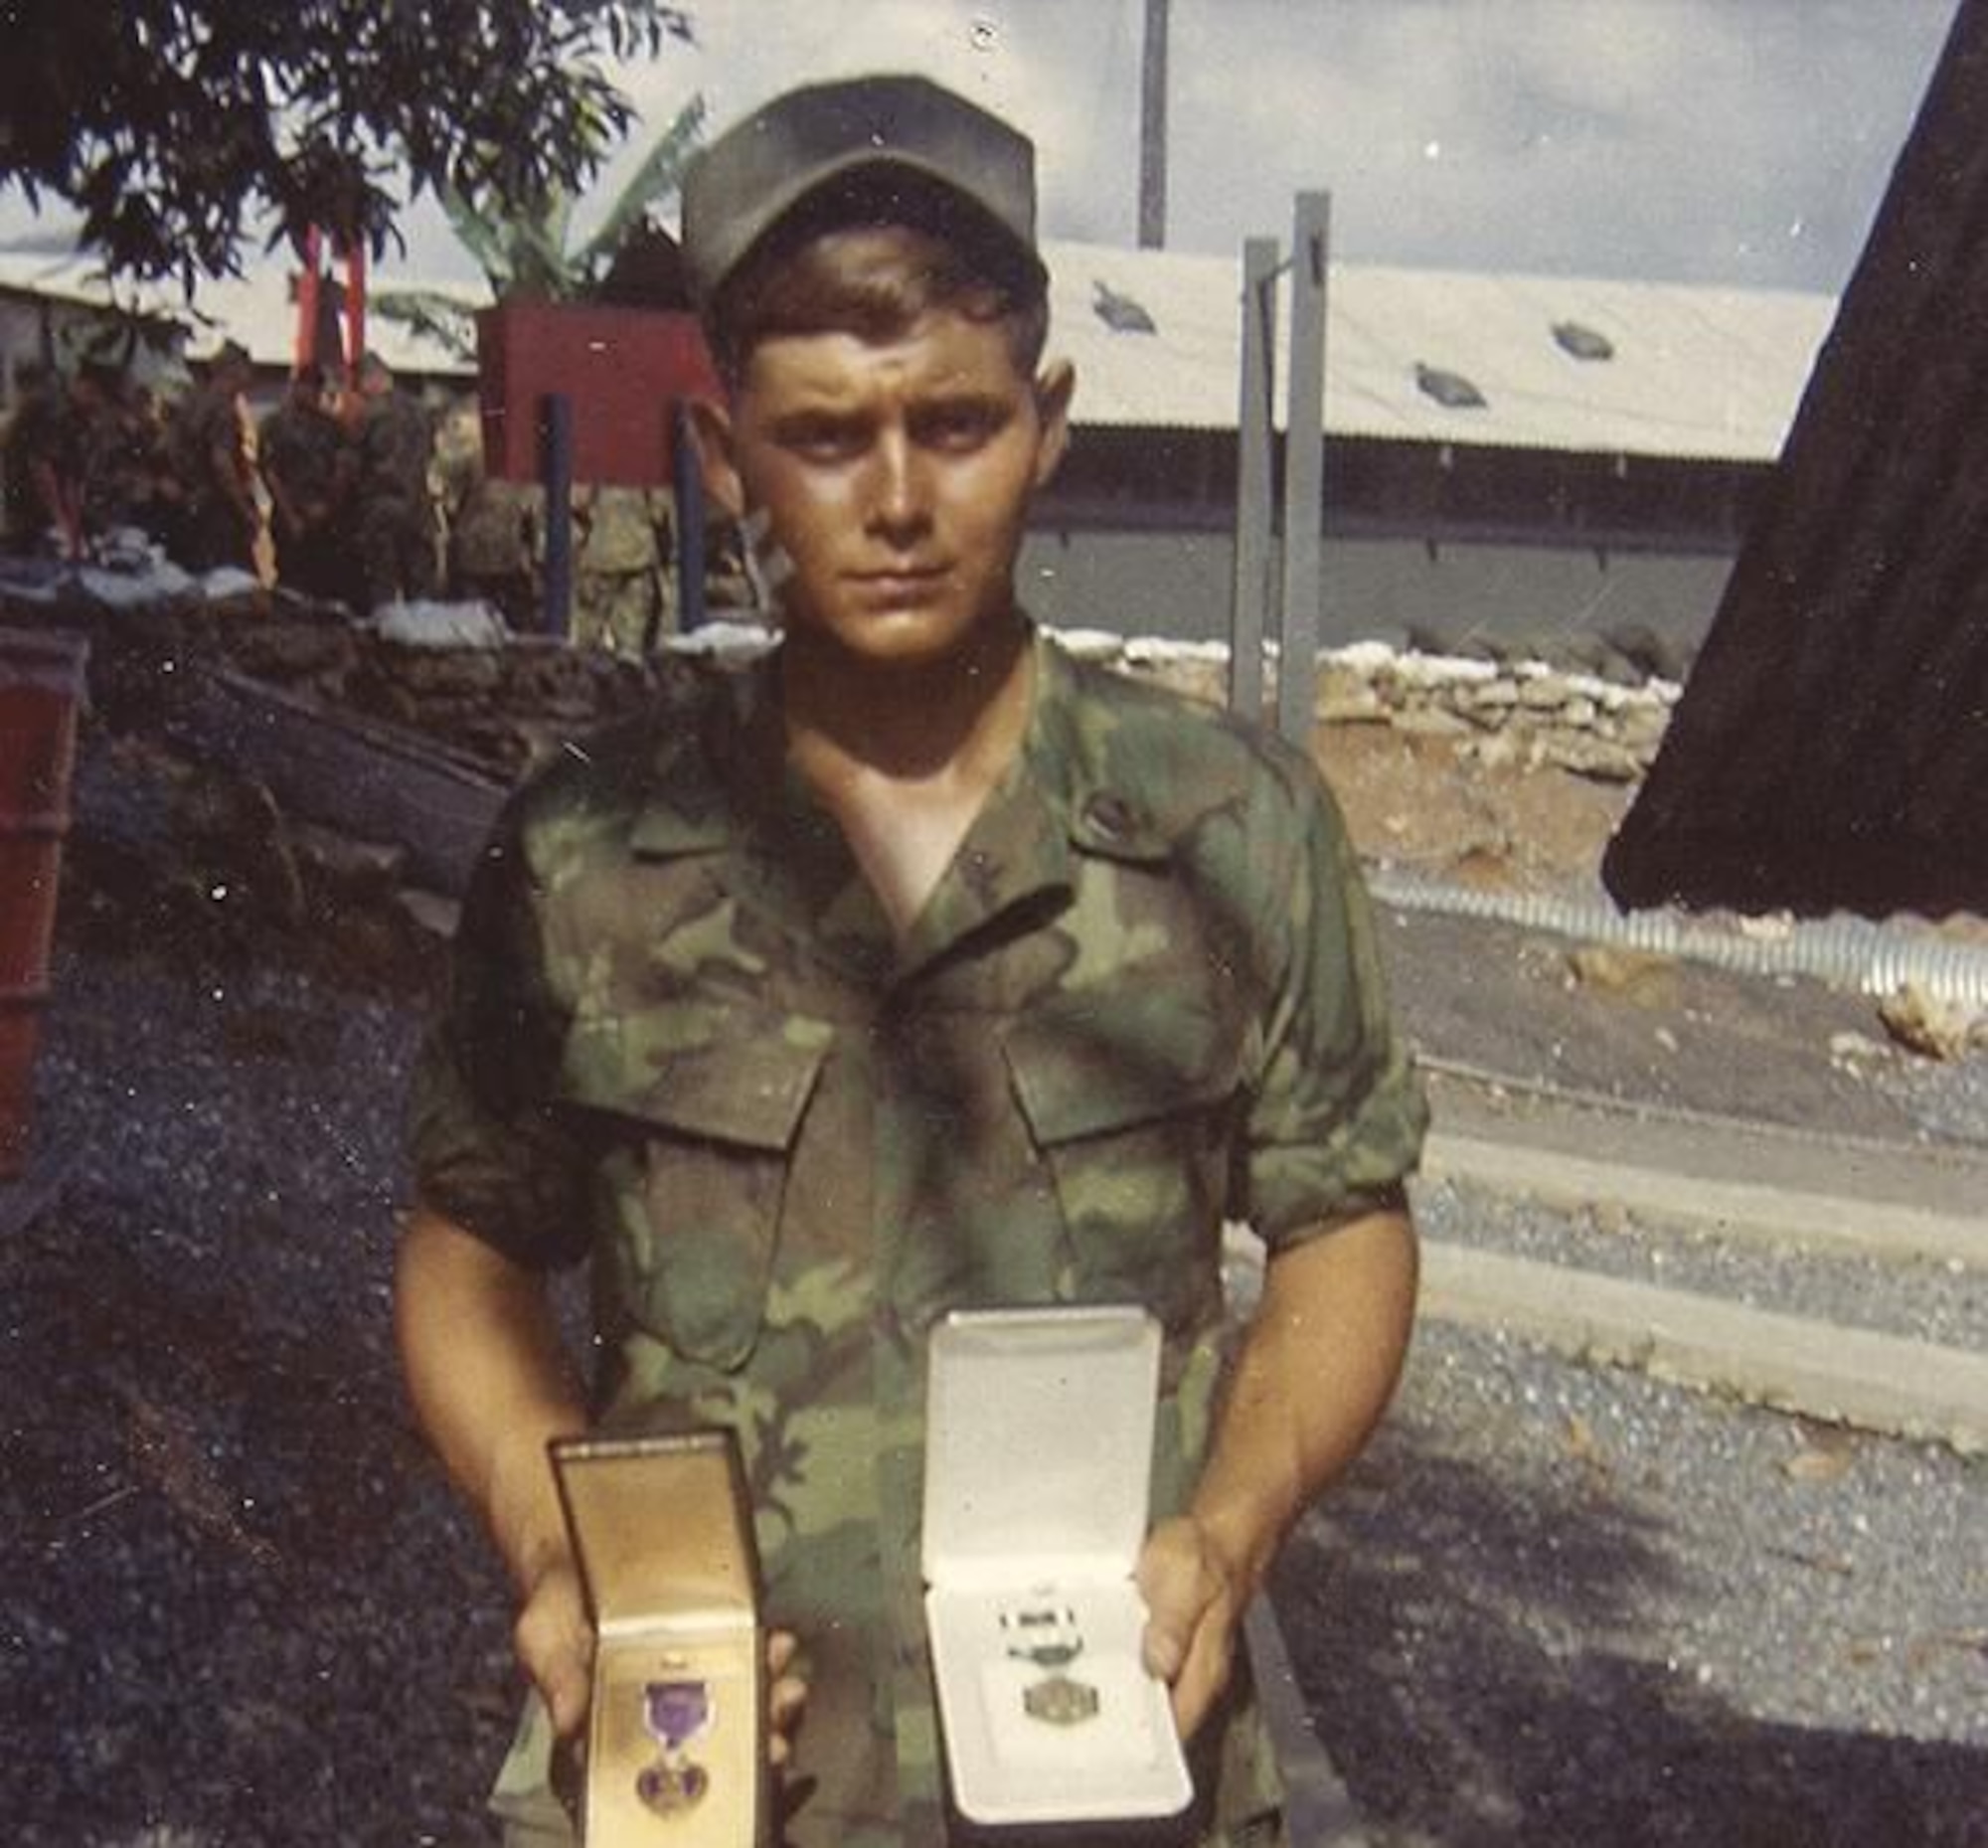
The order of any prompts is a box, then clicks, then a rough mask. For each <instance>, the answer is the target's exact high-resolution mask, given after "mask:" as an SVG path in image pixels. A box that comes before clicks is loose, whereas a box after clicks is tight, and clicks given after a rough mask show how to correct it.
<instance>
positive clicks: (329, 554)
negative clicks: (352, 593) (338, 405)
mask: <svg viewBox="0 0 1988 1848" xmlns="http://www.w3.org/2000/svg"><path fill="white" fill-rule="evenodd" d="M326 385H327V381H326V379H325V371H324V368H323V367H322V366H320V365H318V364H317V363H316V362H315V361H312V362H311V363H310V364H308V365H304V366H300V367H298V368H297V370H296V373H295V374H294V375H293V376H292V378H291V380H290V389H289V391H288V393H287V394H285V396H284V399H283V402H282V403H281V404H280V405H278V406H277V407H276V408H275V410H273V411H271V412H270V413H269V414H268V416H267V417H265V418H264V419H263V420H262V423H261V427H260V429H259V431H258V432H257V435H256V442H255V455H256V461H257V464H258V465H259V467H260V468H261V471H262V485H263V486H264V487H265V488H267V489H268V491H269V531H270V534H271V536H272V538H273V539H274V542H275V552H276V583H277V584H278V585H280V586H281V587H282V588H284V589H286V590H295V591H297V592H298V593H299V594H300V595H303V596H310V597H317V598H324V599H329V598H333V597H336V596H339V595H341V594H342V593H343V592H344V591H345V590H346V588H347V581H348V579H349V578H350V576H351V573H350V568H349V560H348V557H347V554H348V552H349V550H350V534H349V532H348V531H347V522H346V520H345V517H344V515H345V502H346V499H347V497H348V495H349V493H350V491H351V487H352V479H353V476H354V473H355V472H356V469H357V462H358V458H357V456H356V454H355V453H354V451H353V446H352V444H351V442H350V441H349V440H348V439H347V436H346V433H345V426H344V424H342V423H341V422H340V421H339V420H338V419H337V417H336V416H335V415H334V414H333V412H332V411H331V409H330V408H329V407H328V406H327V405H326V404H325V391H326Z"/></svg>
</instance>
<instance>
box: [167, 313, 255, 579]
mask: <svg viewBox="0 0 1988 1848" xmlns="http://www.w3.org/2000/svg"><path fill="white" fill-rule="evenodd" d="M252 377H253V367H252V366H251V364H250V362H249V358H248V348H246V347H244V346H242V345H241V344H239V343H238V342H236V341H233V340H230V341H227V342H225V343H224V344H223V346H222V348H221V350H220V352H219V353H217V354H216V355H215V357H214V358H213V359H212V360H211V361H210V362H209V363H208V367H207V377H206V379H205V380H204V381H203V382H202V383H201V384H200V385H198V386H196V387H195V388H194V390H193V391H191V392H189V393H188V394H187V396H186V397H185V398H184V399H182V400H181V401H180V405H179V409H178V410H177V411H176V412H175V413H174V414H173V418H172V422H171V427H170V433H169V437H168V441H169V445H170V448H171V453H172V459H173V465H174V467H175V469H176V470H177V471H178V474H179V478H180V486H181V492H182V493H183V494H184V496H185V516H184V520H183V524H182V531H181V536H180V550H181V554H182V556H181V558H180V561H179V562H180V563H181V564H183V565H185V566H186V567H187V568H188V569H189V570H192V571H213V570H216V569H217V568H219V567H221V566H228V565H232V566H234V567H236V568H237V569H238V570H241V571H247V572H252V571H253V570H254V569H255V541H256V539H257V538H258V537H259V535H260V533H261V527H262V514H261V509H260V508H259V507H257V506H256V504H255V488H254V471H253V470H252V469H251V468H250V466H249V463H248V440H247V436H246V432H245V431H244V428H243V421H242V395H243V393H244V392H246V391H247V390H248V385H249V381H250V379H251V378H252Z"/></svg>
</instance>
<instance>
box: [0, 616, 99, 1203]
mask: <svg viewBox="0 0 1988 1848" xmlns="http://www.w3.org/2000/svg"><path fill="white" fill-rule="evenodd" d="M88 651H89V650H88V644H87V642H85V641H84V640H83V637H82V636H80V635H73V634H69V633H66V632H63V631H53V632H47V631H42V630H36V629H0V1180H5V1179H6V1178H8V1177H9V1176H11V1175H14V1174H18V1173H19V1172H20V1171H21V1169H23V1168H24V1167H26V1166H27V1159H28V1126H29V1115H30V1108H31V1105H32V1103H33V1099H34V1071H35V1048H36V1045H37V1042H38V1040H39V1037H40V1026H41V1012H42V1007H43V1004H44V1003H45V1002H46V1001H47V999H48V992H49V959H50V952H51V950H52V947H53V944H54V938H55V921H56V888H57V884H58V881H59V879H60V877H61V873H62V844H63V836H64V835H65V834H66V833H68V831H69V814H70V801H69V792H70V772H71V770H72V768H73V766H74V764H75V761H76V714H77V707H78V705H79V704H80V702H81V700H82V697H83V663H84V661H85V659H86V658H87V656H88Z"/></svg>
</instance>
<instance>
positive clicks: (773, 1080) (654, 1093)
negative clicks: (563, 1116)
mask: <svg viewBox="0 0 1988 1848" xmlns="http://www.w3.org/2000/svg"><path fill="white" fill-rule="evenodd" d="M645 1028H648V1029H650V1031H648V1032H645V1031H644V1029H645ZM829 1038H830V1033H829V1029H828V1028H826V1027H825V1026H819V1025H817V1024H816V1023H810V1022H796V1021H794V1020H791V1019H788V1018H784V1017H783V1018H778V1019H775V1018H772V1017H768V1016H764V1015H753V1014H745V1013H741V1012H738V1011H734V1010H724V1011H722V1012H715V1011H712V1010H709V1009H697V1010H690V1009H673V1010H671V1013H670V1019H669V1021H668V1025H667V1038H666V1039H665V1038H664V1037H663V1023H661V1022H651V1021H649V1020H647V1019H645V1018H644V1017H643V1016H640V1015H637V1016H636V1017H634V1018H632V1019H630V1020H628V1021H626V1022H617V1023H607V1024H593V1025H588V1024H585V1023H581V1024H579V1025H577V1026H576V1027H575V1029H574V1031H573V1032H572V1034H570V1035H569V1036H568V1039H567V1045H566V1053H565V1057H564V1059H563V1061H562V1066H561V1073H560V1090H561V1094H562V1095H563V1096H564V1097H565V1098H566V1099H567V1100H568V1101H569V1102H573V1103H578V1104H581V1105H583V1106H585V1107H586V1108H588V1109H595V1110H606V1111H609V1112H611V1113H613V1114H615V1115H619V1116H629V1117H634V1118H636V1119H638V1120H639V1121H642V1122H645V1123H649V1124H652V1125H654V1126H656V1127H658V1128H662V1129H668V1130H673V1131H675V1132H676V1133H678V1134H680V1135H686V1136H697V1137H701V1138H705V1139H707V1140H711V1141H717V1142H730V1143H735V1144H737V1145H739V1146H741V1147H744V1148H753V1149H761V1150H765V1151H767V1152H779V1151H783V1150H785V1149H786V1148H788V1147H790V1146H791V1144H792V1142H793V1139H794V1133H795V1131H796V1130H797V1129H798V1128H799V1127H800V1121H801V1117H802V1115H803V1114H804V1113H805V1111H806V1109H807V1102H808V1098H809V1096H810V1095H812V1093H813V1092H814V1086H815V1081H816V1079H817V1078H818V1077H819V1076H820V1074H821V1068H822V1063H823V1061H824V1060H825V1059H826V1058H827V1056H828V1044H829Z"/></svg>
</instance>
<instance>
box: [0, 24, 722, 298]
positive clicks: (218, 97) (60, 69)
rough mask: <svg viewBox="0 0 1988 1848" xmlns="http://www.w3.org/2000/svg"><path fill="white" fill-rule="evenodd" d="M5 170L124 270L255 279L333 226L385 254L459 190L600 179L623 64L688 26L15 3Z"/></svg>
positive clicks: (496, 190) (499, 208) (629, 114)
mask: <svg viewBox="0 0 1988 1848" xmlns="http://www.w3.org/2000/svg"><path fill="white" fill-rule="evenodd" d="M0 11H4V15H5V20H6V52H5V56H4V57H0V182H12V183H13V184H15V185H18V186H19V187H20V188H21V189H22V190H23V192H24V193H25V194H26V196H27V198H28V200H29V202H30V204H32V205H36V206H39V205H40V204H41V203H42V202H43V200H44V199H50V200H56V201H61V202H65V203H68V204H70V205H72V206H74V207H76V208H77V209H78V210H79V211H80V212H81V213H82V215H83V232H82V236H83V243H84V245H85V246H87V247H88V248H90V249H92V250H93V251H95V252H97V253H98V254H100V255H101V256H102V258H103V260H104V263H105V266H106V267H107V268H108V269H110V270H111V271H112V272H113V273H116V274H119V275H124V276H129V277H132V278H134V279H139V280H153V279H157V278H161V277H168V276H171V277H177V278H178V279H179V280H180V282H181V284H182V285H183V286H184V287H186V288H187V289H188V290H189V291H191V289H192V288H193V286H194V284H195V282H196V281H197V279H198V278H199V277H201V276H221V275H230V274H239V273H240V272H241V267H242V257H241V252H242V249H243V247H244V245H245V244H247V243H248V241H249V240H250V238H251V237H252V236H254V235H256V234H257V233H260V232H262V231H263V230H264V228H265V227H268V226H271V225H272V226H273V231H272V232H271V233H269V237H270V241H271V242H272V243H275V242H280V241H282V240H284V239H285V238H290V239H295V238H299V237H301V235H302V234H303V233H304V231H305V230H306V229H307V228H308V227H311V226H314V225H315V226H320V227H323V228H324V229H326V230H328V231H330V232H331V233H332V234H333V235H334V236H335V237H337V238H339V239H341V240H344V241H346V242H347V243H351V244H355V245H357V244H360V243H364V244H365V245H366V246H367V247H368V248H369V249H370V250H371V251H372V252H373V253H374V254H375V255H378V254H380V253H381V252H383V251H384V250H385V248H386V246H387V244H388V243H389V242H390V241H391V240H393V239H394V238H395V236H396V233H395V229H394V227H395V221H396V218H397V216H398V215H399V213H400V212H401V211H402V210H404V209H405V207H406V206H407V205H408V204H409V203H411V202H412V201H413V200H414V199H416V198H418V197H420V195H422V194H423V193H435V194H438V195H439V194H442V193H443V192H444V189H446V191H447V192H448V193H451V194H453V195H454V196H455V197H456V198H457V199H458V200H461V201H464V202H467V204H468V205H469V206H470V207H471V208H472V209H474V210H478V211H489V212H495V213H502V212H503V211H505V210H507V209H513V208H518V207H525V208H532V207H534V206H536V205H538V204H540V203H542V202H544V201H546V200H548V199H553V198H556V197H558V196H560V195H562V194H565V195H567V196H572V195H574V194H577V193H579V192H580V190H582V189H583V187H584V186H585V184H586V182H587V181H588V180H589V179H590V178H591V177H592V176H593V175H594V174H595V173H596V172H597V171H598V169H599V167H600V165H601V163H602V161H603V160H604V159H605V157H606V155H607V154H608V152H609V151H610V150H611V149H612V147H613V146H614V144H615V143H616V142H617V141H618V140H619V139H620V137H621V136H622V135H623V134H624V133H625V132H626V130H627V128H628V125H629V123H630V122H631V121H632V119H633V111H632V108H631V105H630V104H629V102H628V100H627V98H626V97H625V96H624V95H623V94H622V93H621V92H620V91H619V90H618V89H617V88H616V87H615V86H614V84H612V83H611V82H610V81H609V79H608V77H607V76H606V73H605V70H604V68H603V66H604V63H605V61H607V60H616V59H628V58H634V57H639V56H644V55H646V56H648V57H651V58H653V57H657V56H660V55H661V53H662V52H663V50H664V49H665V47H666V45H668V44H669V43H670V42H672V41H678V42H683V43H690V42H691V39H692V29H691V19H690V14H689V12H688V10H687V9H685V8H683V7H680V6H675V5H668V4H664V3H663V0H285V3H283V4H272V0H121V4H119V5H116V6H103V5H91V4H78V0H7V4H6V6H5V7H4V9H0Z"/></svg>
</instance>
